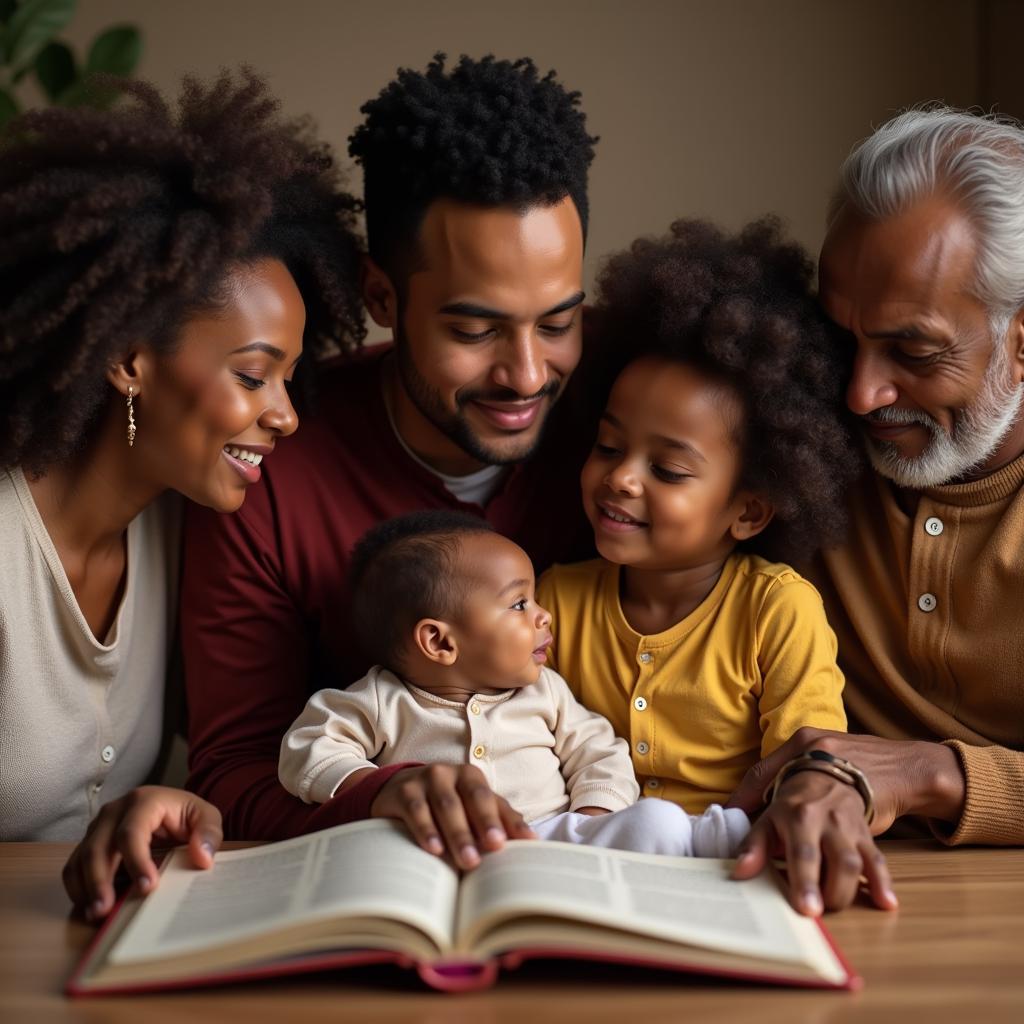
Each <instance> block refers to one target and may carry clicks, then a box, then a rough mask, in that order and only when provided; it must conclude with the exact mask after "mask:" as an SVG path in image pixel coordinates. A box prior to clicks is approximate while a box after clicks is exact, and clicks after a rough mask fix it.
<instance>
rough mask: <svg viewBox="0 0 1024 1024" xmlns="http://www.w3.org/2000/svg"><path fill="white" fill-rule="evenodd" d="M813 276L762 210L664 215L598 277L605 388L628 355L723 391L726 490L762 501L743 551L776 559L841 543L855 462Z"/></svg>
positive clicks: (837, 358)
mask: <svg viewBox="0 0 1024 1024" xmlns="http://www.w3.org/2000/svg"><path fill="white" fill-rule="evenodd" d="M813 273H814V271H813V266H812V264H811V261H810V260H809V259H808V257H807V255H806V254H805V253H804V251H803V250H802V249H801V248H800V246H798V245H797V244H795V243H793V242H788V241H786V240H785V239H784V238H783V236H782V232H781V228H780V225H779V223H778V221H777V220H776V219H775V218H773V217H765V218H763V219H761V220H758V221H755V222H754V223H752V224H749V225H748V226H747V227H746V228H744V229H743V230H742V231H741V232H740V233H739V234H738V235H736V236H727V235H725V234H724V233H723V232H722V231H720V230H719V229H718V228H716V227H715V226H713V225H712V224H709V223H707V222H705V221H700V220H679V221H676V222H675V223H674V224H673V225H672V227H671V228H670V231H669V234H668V235H667V236H666V237H665V238H661V239H654V240H652V239H641V240H639V241H637V242H635V243H634V244H633V246H632V247H631V248H630V249H628V250H627V251H625V252H622V253H619V254H618V255H615V256H613V257H611V258H610V259H609V260H608V261H607V262H606V263H605V265H604V267H603V269H602V271H601V273H600V275H599V278H598V284H599V290H600V298H599V300H598V303H597V306H596V310H595V314H596V315H595V320H596V326H597V334H598V338H599V341H600V349H601V351H602V353H603V374H601V375H599V379H600V380H601V381H602V383H603V384H604V385H605V387H606V388H607V389H608V390H610V386H611V382H612V381H613V380H614V377H615V376H616V375H617V374H618V372H620V371H621V370H622V369H623V368H624V367H625V366H626V365H628V363H630V362H632V361H633V360H635V359H638V358H640V357H642V356H657V357H661V358H664V359H669V360H673V361H679V362H682V363H685V364H687V365H691V366H693V367H694V368H695V369H697V370H698V371H699V372H701V373H704V374H707V375H708V376H709V377H710V378H711V379H712V380H714V381H716V382H722V383H724V384H726V385H727V386H728V387H730V388H731V390H732V391H733V392H734V393H735V394H736V395H737V396H738V397H739V399H740V400H741V403H742V408H743V414H744V415H743V423H742V424H741V426H740V434H739V442H740V448H741V452H742V455H741V464H742V469H741V476H740V480H739V482H738V486H740V487H744V488H750V489H752V490H756V491H759V492H761V493H763V494H765V495H767V497H768V498H769V499H770V500H771V502H772V503H773V505H774V506H775V516H774V519H773V520H772V522H771V524H770V525H769V526H768V528H767V529H766V530H765V531H764V532H763V533H762V534H760V535H758V536H757V537H755V538H753V539H752V540H751V541H748V542H747V543H746V544H745V545H744V547H745V548H746V549H747V550H751V551H755V552H757V553H759V554H763V555H766V556H767V557H770V558H778V559H781V560H786V561H791V560H793V559H799V558H804V557H807V556H809V555H810V554H811V553H812V552H813V551H814V550H815V549H816V548H817V547H819V546H821V545H823V544H829V543H835V542H837V541H838V540H840V539H841V535H842V530H843V527H844V525H845V516H844V512H843V497H844V493H845V490H846V487H847V486H848V484H849V483H850V482H851V481H852V479H853V478H854V477H855V476H856V474H857V472H858V470H859V468H860V465H861V463H860V456H859V454H858V451H859V449H858V446H857V445H856V443H855V441H854V436H853V433H852V431H851V429H850V423H849V419H848V416H847V414H846V413H845V407H844V404H843V390H844V386H845V382H846V378H847V373H848V366H849V361H848V356H847V355H846V346H844V345H843V343H842V341H841V340H840V339H838V338H837V337H836V335H835V332H834V330H833V329H832V327H831V325H830V324H829V322H828V320H827V319H826V317H825V316H824V315H823V314H822V313H821V311H820V310H819V308H818V305H817V302H816V301H815V297H814V295H813V292H812V289H811V281H812V278H813ZM604 393H605V394H607V391H605V392H604Z"/></svg>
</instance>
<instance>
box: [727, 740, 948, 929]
mask: <svg viewBox="0 0 1024 1024" xmlns="http://www.w3.org/2000/svg"><path fill="white" fill-rule="evenodd" d="M807 750H824V751H825V752H827V753H829V754H833V755H835V756H836V757H841V758H844V759H845V760H848V761H850V762H851V763H852V764H854V765H855V766H856V767H857V768H859V769H860V770H861V771H862V772H864V774H865V775H866V776H867V779H868V782H869V783H870V784H871V788H872V790H873V792H874V803H875V815H874V819H873V820H872V823H871V828H870V830H869V829H868V826H867V824H866V823H865V821H864V804H863V801H862V800H861V797H860V795H859V794H858V793H857V791H856V790H855V789H853V787H851V786H847V785H845V784H844V783H842V782H839V781H837V780H835V779H832V778H830V777H829V776H828V775H825V774H824V773H822V772H814V771H803V772H799V773H797V774H795V775H793V776H792V777H791V778H789V779H787V780H786V782H785V783H784V784H783V785H782V786H781V787H780V789H779V792H778V795H777V796H776V799H775V800H774V802H773V803H772V804H771V806H770V807H768V809H767V810H765V811H764V813H763V814H762V815H761V818H760V819H759V820H758V821H757V822H756V823H755V825H754V827H753V828H752V829H751V832H750V835H749V836H748V837H747V839H746V841H745V843H744V845H743V848H742V849H743V852H742V853H741V856H740V860H739V863H738V864H737V866H736V870H735V873H734V876H735V877H736V878H749V877H751V876H752V875H755V874H757V873H758V872H759V871H761V870H762V869H763V868H764V866H765V865H766V864H767V862H768V859H769V857H771V856H773V855H776V854H778V855H784V856H785V859H786V863H787V865H788V869H789V883H790V898H791V901H792V903H793V906H794V907H796V909H797V910H799V911H801V913H805V914H811V915H816V914H819V913H821V911H822V909H828V910H838V909H841V908H842V907H845V906H847V905H848V904H849V903H851V902H852V901H853V899H854V897H855V895H856V893H857V889H858V884H859V879H860V876H861V875H862V874H863V875H864V876H865V877H866V879H867V882H868V891H869V893H870V895H871V898H872V900H873V902H874V903H875V904H876V905H877V906H879V907H883V908H885V909H891V908H893V907H895V906H896V897H895V895H894V894H893V892H892V887H891V882H890V879H889V873H888V869H887V868H886V866H885V860H884V858H883V857H882V855H881V853H880V852H879V851H878V849H877V848H876V847H875V845H874V842H873V841H872V839H871V836H872V835H878V834H879V833H881V832H884V831H885V830H886V829H888V828H889V826H890V825H892V823H893V822H894V821H895V820H896V819H897V818H898V817H901V816H903V815H905V814H918V815H923V816H925V817H931V818H937V819H939V820H943V821H956V820H957V819H958V818H959V817H960V814H961V812H962V809H963V801H964V794H965V788H964V787H965V784H964V778H963V773H962V771H961V770H960V763H959V759H958V758H957V756H956V753H955V752H954V751H953V750H951V749H950V748H949V747H944V746H942V745H941V744H938V743H926V742H919V741H903V740H900V741H897V740H884V739H879V738H878V737H877V736H859V735H848V734H846V733H838V732H829V731H826V730H823V729H810V728H804V729H800V730H798V731H797V732H796V733H794V735H793V736H792V737H790V739H789V740H788V741H787V742H786V743H784V744H783V745H782V746H781V747H780V748H779V749H778V750H776V751H775V752H774V753H772V754H771V755H770V756H769V757H767V758H764V759H763V760H761V761H759V762H758V763H757V764H756V765H754V766H753V768H751V769H750V770H749V771H748V772H747V774H746V776H745V777H744V779H743V782H742V783H741V784H740V786H739V788H738V789H737V790H736V792H735V793H734V794H733V795H732V798H731V799H730V801H729V804H728V806H730V807H740V808H742V809H743V810H744V811H746V812H747V813H748V814H751V815H753V814H756V813H757V811H758V810H760V809H761V807H762V806H763V804H762V798H763V795H764V791H765V790H766V789H767V788H768V786H769V785H770V784H771V782H772V780H773V779H774V778H775V776H776V775H777V774H778V772H779V771H780V770H781V768H782V767H783V765H785V764H787V763H788V762H789V761H791V760H792V759H793V758H794V757H796V756H797V755H799V754H802V753H804V752H805V751H807ZM823 869H824V874H825V883H824V886H823V885H822V883H821V880H820V879H821V875H822V871H823Z"/></svg>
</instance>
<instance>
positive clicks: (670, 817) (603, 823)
mask: <svg viewBox="0 0 1024 1024" xmlns="http://www.w3.org/2000/svg"><path fill="white" fill-rule="evenodd" d="M530 828H532V829H533V831H534V832H536V833H537V836H538V837H539V838H540V839H557V840H558V841H559V842H563V843H581V844H583V845H584V846H604V847H607V848H609V849H612V850H631V851H632V852H633V853H661V854H668V855H670V856H673V857H734V856H735V855H736V850H737V848H738V847H739V844H740V841H741V840H742V839H743V837H744V836H745V835H746V834H747V832H748V831H750V821H749V819H748V818H747V816H746V815H745V814H744V813H743V811H741V810H740V809H739V808H737V807H730V808H728V809H726V808H723V807H721V806H719V805H718V804H712V805H711V806H710V807H709V808H708V809H707V810H706V811H705V812H704V813H703V814H687V813H686V811H684V810H683V809H682V808H681V807H679V806H678V805H677V804H673V803H670V802H669V801H668V800H659V799H657V798H656V797H645V798H644V799H643V800H640V801H638V802H637V803H635V804H633V805H632V806H631V807H626V808H624V809H623V810H621V811H613V812H612V813H610V814H596V815H593V816H591V815H588V814H577V813H575V812H574V811H565V812H563V813H562V814H556V815H555V816H554V817H552V818H545V819H544V820H543V821H534V822H531V823H530Z"/></svg>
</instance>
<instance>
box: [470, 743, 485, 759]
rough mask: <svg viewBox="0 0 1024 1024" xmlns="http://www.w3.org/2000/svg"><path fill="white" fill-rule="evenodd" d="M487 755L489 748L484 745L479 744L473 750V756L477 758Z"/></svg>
mask: <svg viewBox="0 0 1024 1024" xmlns="http://www.w3.org/2000/svg"><path fill="white" fill-rule="evenodd" d="M486 753H487V748H486V747H485V746H484V745H483V744H482V743H478V744H477V745H476V746H475V747H474V748H473V756H474V757H476V758H481V757H483V756H484V754H486Z"/></svg>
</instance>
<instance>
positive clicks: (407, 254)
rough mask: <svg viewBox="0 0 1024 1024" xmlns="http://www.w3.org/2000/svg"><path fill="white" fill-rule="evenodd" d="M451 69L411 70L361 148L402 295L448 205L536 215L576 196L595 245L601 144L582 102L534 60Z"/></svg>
mask: <svg viewBox="0 0 1024 1024" xmlns="http://www.w3.org/2000/svg"><path fill="white" fill-rule="evenodd" d="M445 60H446V57H445V55H444V54H443V53H438V54H436V55H435V57H434V60H433V61H431V63H430V64H429V65H427V69H426V71H424V72H419V71H413V70H411V69H409V68H400V69H399V71H398V76H397V77H396V78H395V80H394V81H392V82H391V83H389V84H388V85H387V86H385V88H384V89H383V90H382V91H381V93H380V95H379V96H378V97H377V98H376V99H373V100H370V101H369V102H368V103H366V104H364V105H363V107H362V108H361V111H362V113H363V114H365V115H366V120H365V121H364V122H363V124H362V125H360V126H359V128H357V129H356V131H355V132H354V133H353V134H352V136H351V137H350V139H349V154H350V155H351V156H352V157H354V158H355V160H356V161H358V162H359V163H360V164H362V166H363V173H364V190H363V195H364V202H365V207H366V232H367V239H368V243H369V252H370V255H371V256H372V257H373V259H374V260H375V261H376V262H377V263H378V264H379V265H380V266H381V267H382V268H383V269H384V270H385V271H386V272H387V273H388V274H389V275H390V276H391V277H392V278H393V279H396V278H397V279H398V280H397V284H401V280H402V279H403V278H404V277H405V276H406V275H407V274H408V273H409V272H410V271H411V270H412V269H414V267H415V266H416V259H417V256H416V246H415V242H416V236H417V233H418V231H419V227H420V224H421V222H422V220H423V215H424V213H425V212H426V210H427V207H428V206H429V205H430V204H431V203H432V202H434V201H435V200H436V199H441V198H447V199H456V200H460V201H462V202H466V203H480V204H484V205H487V206H500V205H505V204H509V205H514V206H522V207H526V206H530V205H533V204H553V203H557V202H558V201H559V200H561V199H564V198H565V197H566V196H567V195H568V196H570V197H571V198H572V201H573V202H574V203H575V205H576V209H577V211H578V212H579V216H580V221H581V222H582V224H583V234H584V237H586V233H587V218H588V212H589V209H588V205H587V172H588V170H589V168H590V163H591V161H592V160H593V158H594V143H596V142H597V139H596V138H594V137H592V136H590V135H588V134H587V132H586V127H585V117H584V114H583V112H582V111H581V110H580V109H579V105H580V94H579V93H578V92H569V91H567V90H566V89H565V88H564V87H563V86H562V85H561V84H560V83H559V82H558V81H557V80H556V77H555V72H554V71H549V72H548V73H547V74H546V75H543V76H542V75H540V74H539V72H538V70H537V66H536V65H535V64H534V62H533V61H532V60H530V59H529V58H523V59H521V60H516V61H507V60H496V59H495V58H494V57H493V56H487V57H484V58H483V59H481V60H471V59H470V58H469V57H466V56H463V57H461V58H460V59H459V61H458V63H457V64H456V65H455V66H454V67H453V68H451V69H450V70H449V69H446V67H445Z"/></svg>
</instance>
